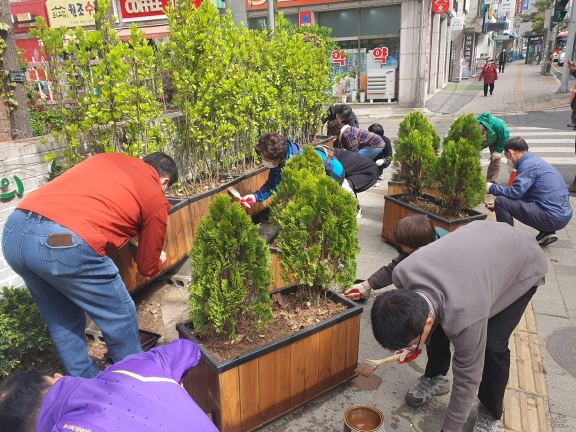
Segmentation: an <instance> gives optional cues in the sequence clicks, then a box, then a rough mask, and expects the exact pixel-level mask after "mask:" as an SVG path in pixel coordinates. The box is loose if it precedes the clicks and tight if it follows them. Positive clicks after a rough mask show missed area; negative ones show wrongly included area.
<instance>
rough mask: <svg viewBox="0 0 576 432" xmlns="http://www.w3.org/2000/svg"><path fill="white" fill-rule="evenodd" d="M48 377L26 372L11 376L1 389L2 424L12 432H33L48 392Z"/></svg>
mask: <svg viewBox="0 0 576 432" xmlns="http://www.w3.org/2000/svg"><path fill="white" fill-rule="evenodd" d="M47 378H48V377H47V376H46V375H43V374H41V373H40V372H37V371H24V372H20V373H17V374H14V375H11V376H9V377H8V378H6V380H4V383H3V384H2V387H1V389H0V424H1V425H2V430H6V431H10V432H33V431H35V430H36V420H37V418H38V413H39V412H40V406H41V405H42V401H43V400H44V396H45V395H46V391H47V390H48V389H49V388H50V387H51V386H52V384H51V383H50V381H48V379H47Z"/></svg>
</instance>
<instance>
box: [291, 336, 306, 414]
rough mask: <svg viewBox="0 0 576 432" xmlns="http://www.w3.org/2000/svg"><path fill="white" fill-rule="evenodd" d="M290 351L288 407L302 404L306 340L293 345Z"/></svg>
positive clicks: (304, 381)
mask: <svg viewBox="0 0 576 432" xmlns="http://www.w3.org/2000/svg"><path fill="white" fill-rule="evenodd" d="M291 346H292V349H291V350H290V360H291V365H290V407H291V408H293V407H295V406H296V405H299V404H301V403H302V402H304V400H305V399H304V387H305V383H306V377H305V368H306V339H303V340H300V341H298V342H295V343H293V344H292V345H291Z"/></svg>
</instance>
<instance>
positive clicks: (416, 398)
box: [404, 375, 450, 408]
mask: <svg viewBox="0 0 576 432" xmlns="http://www.w3.org/2000/svg"><path fill="white" fill-rule="evenodd" d="M418 379H419V380H420V382H419V383H418V384H416V385H415V386H413V387H411V388H410V390H408V393H406V396H405V397H404V399H405V400H406V403H407V404H408V405H410V406H412V407H415V408H418V407H421V406H423V405H426V404H427V403H428V402H430V401H431V400H432V398H433V397H434V396H442V395H445V394H446V393H448V392H449V391H450V379H449V378H448V377H446V376H444V375H437V376H435V377H431V378H429V377H426V376H424V375H422V376H421V377H420V378H418Z"/></svg>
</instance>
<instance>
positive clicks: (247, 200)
mask: <svg viewBox="0 0 576 432" xmlns="http://www.w3.org/2000/svg"><path fill="white" fill-rule="evenodd" d="M255 202H256V197H255V196H254V195H252V194H250V195H245V196H243V197H242V198H240V204H242V207H244V208H250V206H251V205H252V204H254V203H255Z"/></svg>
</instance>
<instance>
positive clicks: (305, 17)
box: [298, 11, 312, 27]
mask: <svg viewBox="0 0 576 432" xmlns="http://www.w3.org/2000/svg"><path fill="white" fill-rule="evenodd" d="M298 15H299V17H300V27H302V26H305V25H311V24H312V11H306V12H300V13H299V14H298Z"/></svg>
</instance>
